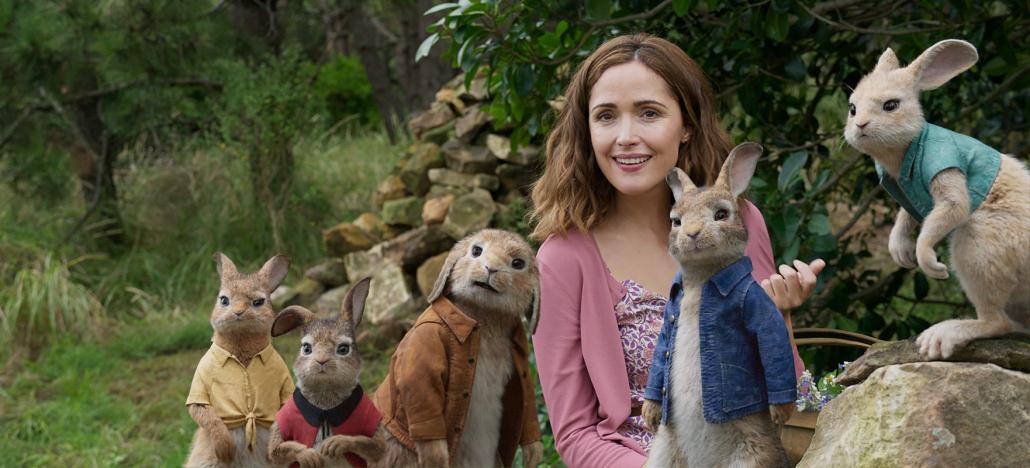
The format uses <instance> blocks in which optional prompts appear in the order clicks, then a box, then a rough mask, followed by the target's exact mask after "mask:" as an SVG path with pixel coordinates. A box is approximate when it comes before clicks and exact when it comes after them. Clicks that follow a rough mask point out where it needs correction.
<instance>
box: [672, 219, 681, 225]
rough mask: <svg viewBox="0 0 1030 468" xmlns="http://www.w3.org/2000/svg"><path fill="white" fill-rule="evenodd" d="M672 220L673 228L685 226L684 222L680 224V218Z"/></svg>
mask: <svg viewBox="0 0 1030 468" xmlns="http://www.w3.org/2000/svg"><path fill="white" fill-rule="evenodd" d="M671 219H672V226H673V227H680V224H683V223H682V222H680V219H679V218H671Z"/></svg>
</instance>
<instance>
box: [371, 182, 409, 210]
mask: <svg viewBox="0 0 1030 468" xmlns="http://www.w3.org/2000/svg"><path fill="white" fill-rule="evenodd" d="M408 195H409V194H408V188H407V186H406V185H404V181H403V180H401V178H400V177H398V176H396V175H389V176H386V178H385V179H383V180H382V181H380V182H379V186H377V187H376V192H375V193H374V194H372V204H373V205H375V207H376V209H380V210H381V209H382V208H383V203H385V202H387V201H389V200H396V199H398V198H404V197H406V196H408Z"/></svg>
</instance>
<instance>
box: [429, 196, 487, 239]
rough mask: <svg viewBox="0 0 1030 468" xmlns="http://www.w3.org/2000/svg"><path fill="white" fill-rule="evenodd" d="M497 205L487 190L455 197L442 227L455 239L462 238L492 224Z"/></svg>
mask: <svg viewBox="0 0 1030 468" xmlns="http://www.w3.org/2000/svg"><path fill="white" fill-rule="evenodd" d="M496 211H497V207H496V206H494V201H493V199H492V198H490V193H489V192H487V191H485V190H479V189H477V190H473V191H472V193H469V194H466V195H462V196H460V197H458V198H456V199H454V203H451V206H450V208H449V209H448V210H447V217H446V218H445V219H444V221H443V224H442V225H441V228H442V229H443V232H446V233H447V235H449V236H451V238H452V239H454V240H461V239H462V238H464V237H465V236H467V235H469V234H471V233H473V232H475V231H478V230H480V229H483V228H485V227H487V226H489V225H490V219H491V218H493V216H494V212H496Z"/></svg>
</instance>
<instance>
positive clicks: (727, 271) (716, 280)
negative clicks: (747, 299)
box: [708, 256, 751, 296]
mask: <svg viewBox="0 0 1030 468" xmlns="http://www.w3.org/2000/svg"><path fill="white" fill-rule="evenodd" d="M750 274H751V259H750V258H748V257H747V256H744V257H740V260H737V261H736V262H733V263H732V264H730V266H728V267H726V268H723V269H722V270H719V272H718V273H716V274H714V275H712V277H711V278H710V279H709V280H708V281H711V282H712V283H713V284H715V287H716V288H717V289H718V290H719V294H722V295H723V296H726V295H728V294H729V293H730V291H732V290H733V287H734V286H736V285H737V283H739V282H740V280H742V279H744V277H745V276H747V275H750Z"/></svg>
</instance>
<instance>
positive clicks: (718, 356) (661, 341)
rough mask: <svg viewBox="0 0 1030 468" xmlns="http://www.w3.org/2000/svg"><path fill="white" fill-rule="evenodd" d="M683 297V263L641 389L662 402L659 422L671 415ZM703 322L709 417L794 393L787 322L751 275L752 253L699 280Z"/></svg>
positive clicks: (757, 407)
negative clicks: (671, 378) (672, 371)
mask: <svg viewBox="0 0 1030 468" xmlns="http://www.w3.org/2000/svg"><path fill="white" fill-rule="evenodd" d="M682 297H683V286H682V271H681V272H679V273H677V274H676V279H675V282H674V283H673V285H672V290H671V291H670V292H669V301H668V303H666V305H665V322H664V323H663V324H662V331H661V334H660V335H659V336H658V343H657V345H656V346H655V350H654V359H653V360H652V362H651V372H650V374H649V376H648V379H647V388H646V389H645V390H644V398H646V399H648V400H654V401H661V402H662V424H665V423H666V421H667V420H668V415H669V398H668V390H669V373H670V367H671V366H672V355H673V353H674V352H675V343H676V329H677V324H678V317H679V314H680V301H681V299H682ZM698 329H699V333H700V335H701V336H700V339H701V343H700V351H701V382H700V383H701V400H702V406H703V409H704V416H705V420H706V421H708V422H710V423H722V422H727V421H732V420H734V419H737V418H740V417H743V416H746V415H748V414H751V413H755V412H758V411H762V410H765V409H766V408H767V407H768V406H769V405H770V404H782V403H791V402H793V401H794V400H795V399H796V397H797V395H796V393H797V389H796V385H797V383H796V377H795V375H794V354H793V350H792V349H791V347H790V338H789V336H788V335H787V326H786V324H784V322H783V316H782V315H780V312H779V311H778V310H776V305H775V304H773V302H772V299H770V298H769V296H768V295H766V294H765V291H764V290H762V288H761V286H759V285H758V283H756V282H755V280H754V279H752V278H751V259H750V258H748V257H742V258H741V259H740V260H738V261H737V262H735V263H733V264H732V265H730V266H728V267H726V268H724V269H722V270H721V271H719V272H718V273H716V274H714V275H712V277H711V278H709V279H708V281H707V282H706V283H705V284H704V286H702V289H701V302H700V317H699V318H698Z"/></svg>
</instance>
